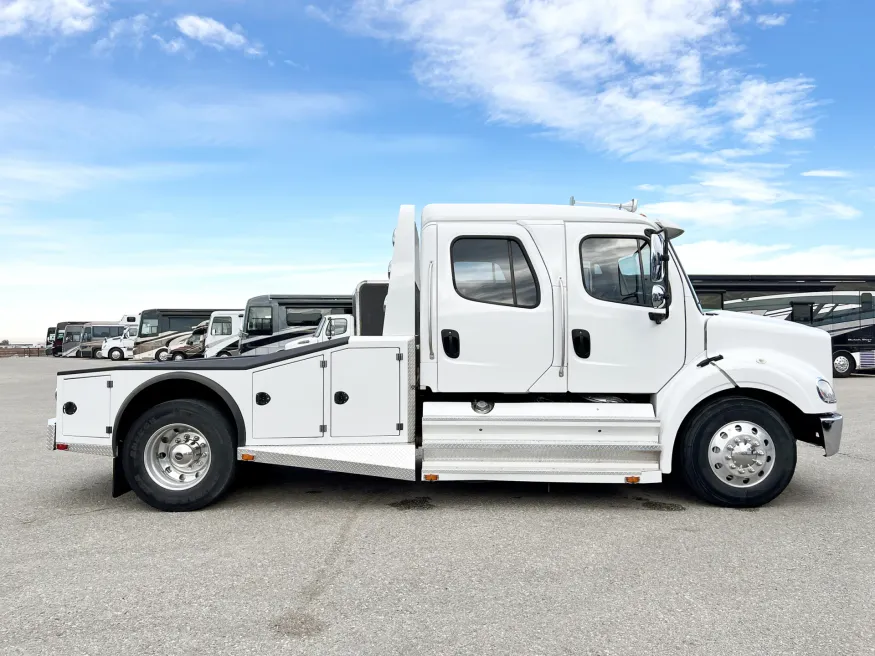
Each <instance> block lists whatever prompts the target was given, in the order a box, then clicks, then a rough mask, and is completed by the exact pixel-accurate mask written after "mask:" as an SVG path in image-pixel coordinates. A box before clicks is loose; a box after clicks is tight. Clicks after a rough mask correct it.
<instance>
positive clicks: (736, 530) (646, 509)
mask: <svg viewBox="0 0 875 656" xmlns="http://www.w3.org/2000/svg"><path fill="white" fill-rule="evenodd" d="M85 364H87V365H88V366H93V365H92V363H91V362H88V363H85ZM76 366H79V363H78V362H75V361H72V362H71V361H59V360H58V359H52V358H29V359H25V358H14V359H0V447H2V449H3V451H2V453H3V467H2V468H0V516H2V522H0V544H2V546H3V554H2V558H3V561H2V562H3V568H2V571H3V575H2V577H0V653H2V654H55V655H56V654H64V655H68V654H91V655H95V654H124V655H125V656H130V655H132V654H157V653H167V654H178V653H193V654H194V653H197V654H266V655H267V654H277V653H289V654H320V655H321V654H343V655H348V654H380V655H389V654H417V653H423V654H478V655H481V654H574V655H578V654H593V655H594V654H600V655H609V654H649V655H654V654H709V655H713V654H739V653H745V654H769V655H778V654H861V653H873V652H875V491H873V489H875V488H873V486H872V485H871V484H870V478H869V476H870V475H871V474H872V469H873V466H875V455H873V452H872V445H873V444H875V440H873V425H875V404H873V400H875V377H866V376H857V377H854V378H851V379H847V380H839V381H836V388H837V392H838V396H839V408H840V411H841V412H842V413H843V414H844V415H845V433H844V439H843V443H842V448H841V452H840V453H839V454H838V455H837V456H835V457H833V458H829V459H824V458H823V457H822V449H817V448H815V447H812V446H809V445H806V444H799V462H798V466H797V469H796V475H795V478H794V479H793V482H792V483H791V484H790V487H789V488H788V489H787V490H786V491H785V492H784V494H783V495H782V496H780V497H779V498H778V499H777V500H775V501H774V502H772V503H771V504H769V505H768V506H766V507H763V508H759V509H755V510H753V511H739V510H731V509H725V508H716V507H712V506H708V505H705V504H703V503H701V502H699V501H698V500H696V499H695V498H693V497H692V496H691V495H690V494H689V493H688V492H686V491H685V490H684V489H683V488H681V487H677V486H675V485H673V484H665V485H655V486H650V485H648V486H644V485H642V486H592V485H589V486H584V485H552V486H549V487H548V486H547V485H544V484H511V483H478V484H454V483H436V484H428V483H405V482H399V481H387V480H382V479H376V478H367V477H356V476H351V475H342V474H331V473H322V472H313V471H307V470H292V469H284V468H280V467H273V466H270V465H262V464H255V463H243V464H241V467H240V475H239V477H238V481H237V484H236V486H235V488H234V490H233V491H232V492H231V494H230V495H229V496H228V497H227V498H226V499H225V500H224V501H223V502H221V503H220V504H217V505H215V506H212V507H210V508H207V509H205V510H203V511H199V512H196V513H188V514H169V513H160V512H158V511H156V510H153V509H152V508H150V507H149V506H147V505H145V504H144V503H141V502H140V501H139V500H138V499H137V498H136V497H135V496H134V495H133V494H126V495H124V496H122V497H120V498H118V499H112V498H111V496H110V481H111V478H112V472H111V469H112V468H111V461H110V459H109V458H101V457H97V456H88V455H81V454H72V453H63V452H54V453H52V452H49V451H48V450H47V449H46V448H45V439H44V434H45V421H46V418H48V417H51V416H52V415H53V414H54V403H53V398H52V397H53V391H54V385H55V382H54V381H55V372H56V371H58V370H60V369H70V368H75V367H76Z"/></svg>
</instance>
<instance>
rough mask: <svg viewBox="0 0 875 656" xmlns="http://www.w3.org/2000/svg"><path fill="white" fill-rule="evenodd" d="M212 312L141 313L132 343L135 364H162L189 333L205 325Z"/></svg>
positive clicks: (155, 311)
mask: <svg viewBox="0 0 875 656" xmlns="http://www.w3.org/2000/svg"><path fill="white" fill-rule="evenodd" d="M213 312H214V311H213V310H191V309H154V310H143V312H142V313H140V325H139V329H138V333H137V337H136V339H135V340H134V355H133V359H134V360H159V361H164V360H166V359H167V358H168V357H170V351H171V349H173V348H174V347H176V346H181V345H182V344H184V343H185V342H186V340H187V339H188V338H189V336H190V335H191V331H192V330H194V327H195V326H197V325H198V324H199V323H201V322H202V321H207V320H209V318H210V315H211V314H212V313H213Z"/></svg>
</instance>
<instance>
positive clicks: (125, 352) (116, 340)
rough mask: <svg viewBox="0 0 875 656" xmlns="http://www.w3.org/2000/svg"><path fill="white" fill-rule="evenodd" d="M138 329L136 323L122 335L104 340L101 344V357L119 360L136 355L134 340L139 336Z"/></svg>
mask: <svg viewBox="0 0 875 656" xmlns="http://www.w3.org/2000/svg"><path fill="white" fill-rule="evenodd" d="M138 330H139V328H138V327H137V326H136V325H134V326H128V327H126V328H125V330H124V332H123V333H122V335H121V337H110V338H109V339H107V340H104V342H103V344H102V345H101V346H100V357H102V358H107V359H109V360H115V361H117V362H118V361H121V360H129V359H130V358H132V357H134V340H135V339H136V337H137V331H138Z"/></svg>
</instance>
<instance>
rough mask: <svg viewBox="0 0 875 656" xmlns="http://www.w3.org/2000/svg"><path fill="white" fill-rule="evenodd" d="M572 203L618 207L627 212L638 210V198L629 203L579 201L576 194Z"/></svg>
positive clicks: (572, 198)
mask: <svg viewBox="0 0 875 656" xmlns="http://www.w3.org/2000/svg"><path fill="white" fill-rule="evenodd" d="M571 205H589V206H591V207H616V208H617V209H619V210H626V211H627V212H637V211H638V199H637V198H633V199H632V200H630V201H629V202H628V203H590V202H588V201H578V200H575V199H574V196H572V197H571Z"/></svg>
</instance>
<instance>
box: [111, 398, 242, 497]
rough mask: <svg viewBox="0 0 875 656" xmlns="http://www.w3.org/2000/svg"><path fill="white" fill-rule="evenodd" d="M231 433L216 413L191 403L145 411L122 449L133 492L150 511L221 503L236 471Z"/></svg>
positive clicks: (200, 403) (203, 404) (207, 406)
mask: <svg viewBox="0 0 875 656" xmlns="http://www.w3.org/2000/svg"><path fill="white" fill-rule="evenodd" d="M235 443H236V439H235V435H234V430H233V428H232V426H231V424H230V423H229V422H228V420H227V419H226V418H225V416H224V415H223V414H222V413H221V412H219V410H218V409H217V408H216V407H215V406H213V405H211V404H209V403H206V402H203V401H198V400H195V399H183V400H178V401H167V402H165V403H161V404H159V405H157V406H155V407H154V408H151V409H149V410H147V411H146V412H145V413H144V414H143V415H141V416H140V417H139V418H138V419H137V420H136V421H135V422H134V425H133V426H132V427H131V430H130V431H129V433H128V435H127V437H126V439H125V441H124V442H123V443H122V446H121V453H120V455H121V457H122V466H123V467H124V471H125V477H126V478H127V480H128V483H129V484H130V486H131V489H133V490H134V492H135V493H136V494H137V496H138V497H139V498H140V499H141V500H143V501H145V502H146V503H148V504H149V505H150V506H152V507H153V508H157V509H158V510H166V511H186V510H197V509H199V508H203V507H204V506H208V505H209V504H211V503H213V502H214V501H216V500H217V499H219V498H220V497H221V496H222V495H223V494H224V493H225V492H226V491H227V490H228V489H229V488H230V486H231V483H232V482H233V479H234V472H235V469H236V454H235Z"/></svg>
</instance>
